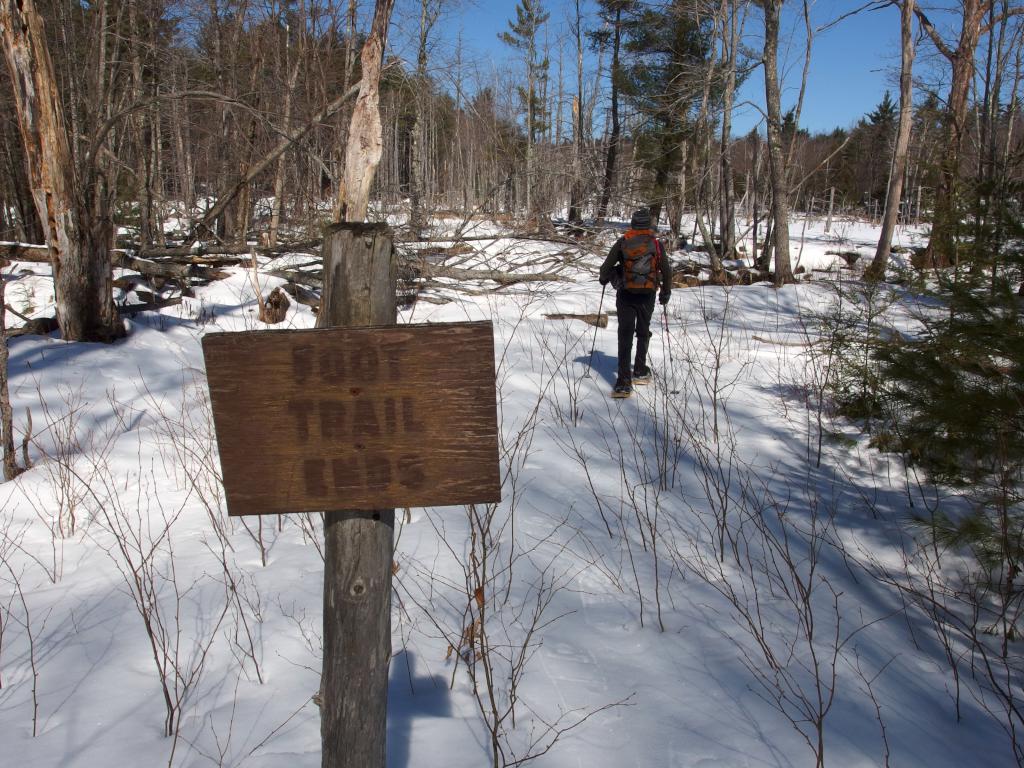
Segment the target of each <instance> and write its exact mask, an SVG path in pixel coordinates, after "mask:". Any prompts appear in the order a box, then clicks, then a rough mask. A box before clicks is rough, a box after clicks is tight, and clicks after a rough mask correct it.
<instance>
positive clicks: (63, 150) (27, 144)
mask: <svg viewBox="0 0 1024 768" xmlns="http://www.w3.org/2000/svg"><path fill="white" fill-rule="evenodd" d="M0 38H2V40H0V42H2V43H3V48H4V55H5V61H6V63H7V69H8V71H9V72H10V75H11V81H12V84H13V86H14V87H13V91H14V98H15V104H16V109H15V110H14V112H15V114H16V116H17V120H18V128H19V130H20V132H21V139H22V144H23V145H24V148H25V164H26V167H27V170H28V177H29V184H30V186H31V187H32V199H33V201H34V202H35V207H36V214H37V216H38V217H39V221H40V224H41V225H42V230H43V232H44V233H45V235H46V244H47V246H48V247H49V251H50V261H51V264H52V265H53V284H54V292H55V294H56V304H57V318H58V321H59V322H60V329H61V335H62V336H63V337H64V339H65V340H66V341H113V340H114V339H117V338H120V337H121V336H123V335H124V332H125V331H124V324H123V323H122V322H121V320H120V318H119V317H118V315H117V310H116V308H115V307H114V298H113V291H112V288H111V284H110V280H111V272H110V248H111V246H112V244H113V236H114V230H113V224H112V222H111V219H110V216H109V210H108V208H107V204H108V202H109V201H108V200H107V198H106V196H105V192H104V190H103V189H102V185H101V184H99V181H98V179H97V174H96V173H95V168H93V167H92V166H91V165H88V166H87V167H86V168H85V173H84V174H83V176H82V178H79V176H78V173H77V172H76V167H75V162H74V159H73V157H72V155H71V149H70V145H69V141H68V130H67V123H66V121H65V119H64V111H63V107H62V106H61V98H60V93H59V90H58V88H57V79H56V76H55V74H54V69H53V62H52V61H51V59H50V52H49V49H48V48H47V43H46V32H45V30H44V28H43V19H42V16H41V15H40V14H39V11H38V10H37V9H36V6H35V4H34V2H33V1H32V0H19V2H3V3H0Z"/></svg>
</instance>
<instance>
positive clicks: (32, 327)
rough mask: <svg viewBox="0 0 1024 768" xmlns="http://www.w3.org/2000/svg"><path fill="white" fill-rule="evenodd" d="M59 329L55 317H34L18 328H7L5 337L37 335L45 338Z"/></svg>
mask: <svg viewBox="0 0 1024 768" xmlns="http://www.w3.org/2000/svg"><path fill="white" fill-rule="evenodd" d="M58 328H59V326H58V325H57V318H56V317H36V318H34V319H32V320H29V321H28V322H27V323H25V324H24V325H23V326H21V327H20V328H8V329H7V337H8V338H12V337H14V336H29V335H38V336H46V335H48V334H50V333H53V332H54V331H56V330H57V329H58Z"/></svg>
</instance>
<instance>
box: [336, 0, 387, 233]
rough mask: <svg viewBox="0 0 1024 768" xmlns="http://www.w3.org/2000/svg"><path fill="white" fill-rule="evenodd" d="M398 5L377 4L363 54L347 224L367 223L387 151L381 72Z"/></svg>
mask: <svg viewBox="0 0 1024 768" xmlns="http://www.w3.org/2000/svg"><path fill="white" fill-rule="evenodd" d="M394 4H395V0H377V2H376V5H375V7H374V13H373V23H372V24H371V26H370V34H369V35H368V36H367V38H366V42H365V43H363V49H362V52H361V54H360V59H359V63H360V65H361V66H362V73H363V74H362V79H360V81H359V95H358V96H357V97H356V105H355V107H354V108H353V110H352V121H351V123H350V125H349V129H348V141H347V143H346V145H345V172H344V175H343V177H342V182H341V189H340V190H339V192H338V203H339V206H340V210H339V213H340V216H339V219H341V220H343V221H363V220H364V219H365V218H366V210H367V208H368V207H369V204H370V187H371V186H372V184H373V177H374V176H375V175H376V174H377V166H378V165H379V164H380V158H381V155H382V154H383V151H384V150H383V147H384V142H383V130H382V127H381V122H380V109H379V104H380V71H381V67H382V66H383V63H384V48H385V45H386V43H387V37H388V24H389V22H390V20H391V9H392V7H393V6H394Z"/></svg>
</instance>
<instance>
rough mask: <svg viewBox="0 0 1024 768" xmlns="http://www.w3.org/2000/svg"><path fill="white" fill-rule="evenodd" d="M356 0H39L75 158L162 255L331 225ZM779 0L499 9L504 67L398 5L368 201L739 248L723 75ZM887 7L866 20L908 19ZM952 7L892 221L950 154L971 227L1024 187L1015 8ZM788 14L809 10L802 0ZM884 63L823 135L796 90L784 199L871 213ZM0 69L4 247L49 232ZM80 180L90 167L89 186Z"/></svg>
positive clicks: (915, 116)
mask: <svg viewBox="0 0 1024 768" xmlns="http://www.w3.org/2000/svg"><path fill="white" fill-rule="evenodd" d="M979 3H980V4H979ZM365 5H366V4H365V3H363V4H359V3H356V2H355V0H351V1H350V2H347V3H329V2H327V3H325V2H320V1H319V0H310V1H308V2H307V0H301V1H300V2H282V3H279V2H274V1H272V2H266V3H251V2H236V1H235V0H230V1H228V2H221V1H220V0H211V2H207V3H179V2H162V1H157V2H150V1H149V0H107V1H105V2H83V3H71V4H67V3H54V2H52V1H51V0H41V2H39V5H38V11H39V13H40V14H41V15H42V17H43V19H44V20H45V31H46V39H47V43H48V47H49V52H50V55H51V57H52V59H53V63H54V70H55V73H56V81H57V88H58V93H59V99H60V101H61V103H62V104H63V106H64V110H65V115H66V120H67V123H68V126H67V131H68V135H69V138H70V148H71V153H72V155H73V157H74V159H75V162H76V163H77V164H78V165H79V166H81V165H82V164H83V163H89V164H91V165H93V166H95V168H94V169H93V168H91V169H89V170H90V171H94V172H95V173H96V174H98V177H99V179H100V180H101V181H100V185H101V187H102V195H105V196H108V197H109V200H110V203H111V204H110V206H109V210H110V211H111V215H112V216H113V218H114V221H115V222H116V224H117V225H118V226H120V227H128V228H129V231H130V232H131V233H132V234H131V236H130V237H129V238H128V240H130V241H131V243H132V244H134V245H137V246H141V247H146V246H149V245H153V244H159V245H163V244H165V243H166V237H167V234H166V233H167V232H171V231H174V230H173V228H172V227H168V226H167V224H168V222H171V221H174V222H181V223H183V224H185V225H186V229H191V230H194V229H195V228H196V227H198V226H199V225H200V224H203V225H208V226H209V229H210V230H211V231H212V233H213V234H214V235H215V236H216V237H217V238H219V239H220V240H222V241H226V242H236V241H243V240H245V239H254V238H257V237H262V238H263V242H264V244H268V243H269V244H274V243H276V242H277V241H278V240H279V239H281V238H282V237H283V236H285V235H283V233H282V230H283V231H284V233H287V234H286V237H303V236H306V235H308V234H309V233H311V232H315V227H316V226H317V225H318V224H319V223H322V222H323V221H325V220H327V219H328V218H330V216H331V211H332V201H333V200H334V197H335V195H336V190H337V180H338V178H339V174H340V169H339V166H340V164H341V163H343V156H344V146H345V142H346V131H347V128H348V123H349V115H350V110H351V107H352V104H353V99H352V98H351V89H352V87H353V85H354V84H355V83H356V82H357V81H358V78H359V75H360V73H359V62H358V55H357V54H358V50H359V46H360V45H361V42H362V40H363V34H362V32H361V24H362V23H363V21H364V19H363V16H364V14H365V11H366V9H365V8H364V7H363V6H365ZM570 5H572V4H570ZM773 5H777V6H781V5H782V3H780V2H769V3H767V5H765V4H764V3H753V2H751V3H746V2H738V1H737V0H724V1H723V2H702V1H697V2H694V1H692V0H691V1H687V2H633V1H631V0H601V2H597V3H581V2H576V3H575V6H574V7H573V8H570V14H569V16H570V17H569V18H567V19H566V18H562V19H557V18H554V17H552V16H551V13H550V11H548V10H545V8H544V7H543V4H542V3H540V2H537V1H536V0H523V2H521V3H519V4H518V5H517V6H516V7H515V8H513V7H512V6H511V5H510V8H509V15H510V19H509V22H508V31H507V32H505V33H504V34H503V35H502V40H501V41H495V44H496V45H503V46H505V47H507V48H508V49H509V50H510V51H511V52H512V53H513V54H514V55H513V57H512V58H511V59H510V61H512V62H514V64H510V65H509V66H507V67H505V68H503V69H501V70H500V71H494V70H493V69H490V70H485V69H483V68H481V67H480V66H479V64H478V63H476V62H473V61H472V60H470V59H469V57H468V56H466V57H464V55H463V48H462V45H461V39H460V40H459V41H456V44H455V46H454V47H453V46H452V45H450V44H449V43H450V36H447V37H446V40H445V41H444V42H445V44H444V45H443V46H442V45H440V44H439V38H440V29H441V27H442V26H443V25H445V24H447V23H449V22H450V20H451V18H452V16H453V14H455V13H457V12H460V11H465V12H466V13H471V12H472V9H471V8H469V6H463V5H462V4H459V3H455V2H451V0H418V1H417V2H413V1H412V0H408V1H407V2H406V3H404V6H403V5H402V4H400V6H399V8H398V10H397V11H396V19H398V18H399V14H401V18H402V19H403V20H404V21H403V22H402V23H401V24H400V25H399V24H396V26H397V27H400V28H399V29H396V30H393V32H392V48H393V49H397V48H399V47H401V48H402V50H404V51H405V52H406V54H405V56H404V58H399V57H398V56H396V55H394V54H393V53H389V54H388V55H387V58H386V67H385V70H384V74H383V77H382V85H381V88H382V121H383V126H384V143H385V150H384V155H383V159H382V163H381V166H380V170H379V173H378V174H377V180H376V186H375V192H376V193H375V199H376V200H378V201H379V202H380V203H381V204H382V205H384V206H407V207H409V208H410V212H411V215H410V217H409V224H410V230H412V231H411V233H410V234H411V235H412V236H419V235H420V234H421V232H420V230H421V228H422V226H423V222H424V220H425V219H424V216H425V215H426V213H427V212H437V211H453V210H454V211H459V212H474V211H475V212H483V213H487V214H493V215H502V216H508V217H517V218H523V219H532V220H533V221H535V222H540V221H543V220H550V219H552V218H559V217H561V218H569V219H573V220H581V219H584V218H587V219H594V218H597V219H600V218H603V217H604V216H606V215H615V216H621V215H623V214H624V213H628V209H629V208H631V207H632V206H636V205H638V204H641V203H645V204H650V205H652V206H653V207H654V208H655V210H656V212H659V213H661V215H662V223H663V224H664V225H667V226H668V228H669V229H670V230H671V232H672V234H673V236H675V237H676V238H680V237H686V238H688V239H693V235H694V234H695V231H684V228H683V225H682V216H683V215H684V212H689V213H694V212H696V213H698V214H700V215H701V216H702V217H703V219H704V220H705V221H706V222H707V227H708V231H707V232H706V233H705V234H707V235H708V236H709V237H714V238H715V239H716V240H718V239H719V238H720V236H721V232H722V230H723V229H728V230H730V231H729V232H727V233H726V235H725V244H726V245H727V246H732V245H733V243H734V239H735V234H733V232H732V230H734V229H735V223H734V221H732V219H733V217H734V216H735V212H739V213H740V214H742V215H743V216H744V218H745V219H746V220H747V221H748V222H750V221H752V220H754V219H755V218H757V217H758V215H759V212H761V215H763V212H764V211H765V210H766V209H768V208H770V202H771V201H770V199H769V198H770V195H771V192H770V190H771V185H770V183H769V165H770V163H769V151H768V146H767V144H768V143H769V139H770V136H769V137H766V136H765V131H764V129H763V125H762V127H761V129H760V130H758V129H755V130H752V131H750V133H749V134H748V135H745V136H736V135H733V134H732V132H731V112H732V110H733V109H734V104H733V101H734V98H735V91H736V86H737V83H743V82H744V81H745V80H747V79H749V78H761V77H762V74H761V72H760V71H759V66H758V65H759V63H760V60H761V59H762V58H763V49H764V47H765V45H766V43H767V42H769V40H768V37H767V36H766V34H765V28H764V25H763V24H762V15H763V13H764V11H763V10H762V7H761V6H764V7H765V8H767V7H769V6H773ZM884 5H885V4H874V7H869V8H866V9H864V10H862V11H861V12H864V13H868V12H871V13H875V14H876V15H877V17H878V23H879V24H892V25H893V26H896V25H898V23H899V19H898V17H897V13H896V12H895V11H894V10H892V9H889V10H886V9H885V8H882V7H881V6H884ZM962 6H963V7H962V8H960V9H953V10H946V11H941V12H940V13H939V16H937V17H936V21H935V22H934V26H933V23H932V21H931V20H930V19H929V17H928V16H927V15H926V13H925V12H922V11H921V9H920V8H919V7H918V8H916V11H917V12H918V13H919V15H920V16H919V19H918V23H917V26H916V27H915V32H914V35H915V36H914V43H915V45H916V48H917V50H918V51H919V55H918V61H917V67H916V69H915V72H914V87H915V88H914V90H915V94H914V97H913V104H912V129H911V132H910V141H909V147H908V149H907V161H906V164H905V169H904V171H903V174H902V176H903V180H904V183H903V185H902V194H901V198H900V205H899V216H900V217H901V220H903V221H914V222H920V221H922V220H923V221H928V220H929V219H930V217H931V216H932V214H933V212H934V211H935V209H936V206H935V197H936V190H938V189H939V188H940V187H941V186H942V178H941V177H942V168H943V163H946V164H947V165H948V163H949V162H955V169H956V174H957V177H958V179H959V180H962V181H964V182H965V184H963V185H961V186H960V187H959V188H958V190H957V194H958V201H959V202H958V204H959V205H961V206H962V207H963V208H965V209H966V208H970V209H972V210H973V212H974V213H975V214H976V215H977V216H982V217H983V216H984V213H983V212H982V211H980V210H979V206H981V207H984V206H985V205H987V202H986V201H987V200H988V199H989V198H990V197H991V195H990V194H989V193H988V192H981V191H979V190H980V189H982V188H985V189H988V190H991V188H992V187H993V185H999V187H1000V188H1001V189H1008V188H1009V187H1011V186H1012V185H1014V184H1017V183H1019V182H1020V180H1021V173H1022V171H1021V164H1020V156H1021V148H1022V141H1021V130H1020V125H1019V122H1020V98H1019V94H1020V81H1021V54H1020V50H1021V26H1020V23H1019V17H1018V16H1017V15H1016V12H1018V11H1020V10H1021V9H1020V8H1017V7H1013V4H1012V3H1009V2H1001V1H999V0H991V2H988V3H981V2H980V0H971V1H970V2H965V3H963V4H962ZM982 6H984V7H982ZM787 9H788V10H787V12H789V13H792V14H795V16H794V18H796V19H798V20H799V15H800V13H801V9H800V8H799V7H798V4H793V5H792V7H789V6H787ZM559 10H564V9H561V8H560V9H559ZM960 11H962V13H961V12H960ZM837 16H838V17H839V18H838V19H837V21H836V22H835V23H836V24H842V23H843V20H842V17H841V16H840V14H839V13H838V10H837ZM926 22H927V23H926ZM929 30H931V31H934V32H935V36H936V41H937V43H942V42H943V40H946V39H948V40H950V41H952V42H949V43H948V48H947V49H946V50H943V49H942V48H939V47H937V43H936V42H933V41H931V40H930V39H929V35H928V34H927V33H928V31H929ZM819 31H820V30H816V29H813V28H812V27H811V26H810V22H809V18H808V21H807V24H806V25H805V26H804V27H801V26H799V25H798V26H797V27H796V34H795V35H794V37H795V38H796V39H791V40H786V39H783V45H784V46H786V47H787V48H788V50H789V51H790V56H791V58H792V59H793V61H791V62H789V64H790V66H791V67H792V68H795V69H796V68H799V67H801V66H805V65H806V66H813V55H814V52H813V43H814V42H815V40H814V38H815V34H816V33H817V32H819ZM776 33H777V30H776ZM970 33H973V43H974V47H973V49H972V50H971V51H970V54H971V57H972V61H973V71H972V72H970V73H968V74H969V80H968V86H969V87H968V93H967V101H966V104H965V106H964V108H963V110H964V111H963V114H962V115H957V114H954V111H955V108H956V105H955V104H953V103H952V102H951V101H950V99H951V92H950V89H951V88H952V86H953V83H952V80H954V79H955V76H958V73H957V72H954V71H953V68H952V66H951V61H952V60H951V59H949V58H947V57H946V55H945V54H947V53H959V48H957V49H956V50H952V49H953V48H954V47H955V44H956V42H957V41H958V40H959V41H960V43H961V44H963V38H964V36H965V35H967V36H968V37H970ZM943 34H945V35H946V37H942V35H943ZM399 41H401V45H399ZM775 42H776V43H777V42H778V41H777V40H776V41H775ZM970 42H971V41H968V45H969V44H970ZM944 45H945V44H944ZM801 49H805V52H806V57H807V58H806V61H804V51H802V50H801ZM794 52H796V53H794ZM897 53H898V52H897V51H894V57H895V56H896V54H897ZM895 63H896V59H895V58H894V59H893V60H892V61H889V62H879V63H878V66H879V67H885V66H889V65H892V64H895ZM897 69H898V67H897ZM805 76H806V68H805ZM897 76H898V72H895V71H894V73H893V82H894V91H893V93H890V92H888V91H887V92H885V93H881V94H879V97H878V103H877V106H876V107H875V108H874V109H872V110H870V111H869V112H868V113H867V114H865V115H864V116H863V118H862V119H861V120H859V121H858V122H857V123H856V124H855V125H852V126H837V127H836V128H835V130H833V131H831V132H829V133H823V134H810V133H808V132H807V131H806V130H804V129H802V128H801V127H800V111H801V108H802V102H803V98H804V90H803V88H800V89H799V91H798V92H797V91H796V90H795V89H794V88H790V89H789V90H787V91H786V92H785V94H784V95H785V97H786V98H784V99H783V102H784V103H783V104H782V110H783V111H782V115H781V126H780V127H781V139H782V143H783V147H782V151H783V156H784V158H785V160H786V164H785V173H786V179H787V181H786V184H787V186H788V191H789V194H790V196H791V205H792V207H793V208H794V209H795V210H797V211H805V212H812V211H813V212H819V213H822V214H825V213H827V212H828V211H829V210H833V211H843V212H847V213H853V214H857V215H860V216H864V217H871V218H875V219H878V218H880V217H881V216H882V213H883V211H884V207H885V199H886V191H887V185H888V182H889V177H890V167H891V166H892V156H893V148H894V142H895V138H896V130H897V124H898V120H899V112H900V97H899V93H898V87H896V86H895V82H896V78H897ZM0 78H2V79H3V82H2V83H0V116H2V117H0V131H2V136H3V163H4V171H5V172H4V174H2V175H0V201H2V205H0V237H2V238H4V239H8V240H20V241H27V242H33V243H40V242H43V239H44V238H43V233H42V231H41V229H40V224H39V220H38V216H37V215H36V213H35V210H34V208H33V205H32V195H31V189H30V182H29V179H28V177H27V174H26V163H25V157H24V149H23V142H22V140H21V139H20V137H19V129H18V113H17V109H16V108H15V104H14V102H13V97H12V90H11V83H10V80H9V77H8V75H7V72H6V71H5V72H3V73H0ZM836 87H837V88H841V87H842V83H836ZM346 94H349V98H346ZM794 96H796V99H795V103H787V102H793V101H794V98H793V97H794ZM769 122H770V121H769ZM954 123H956V125H953V124H954ZM951 126H952V129H953V130H954V131H955V134H956V138H955V141H952V140H951V136H952V135H953V131H951ZM282 144H284V145H286V148H285V149H284V151H283V152H279V151H278V152H275V149H277V150H280V148H281V145H282ZM951 152H954V153H955V159H954V160H953V161H951V160H950V159H949V155H950V153H951ZM268 160H269V161H268ZM86 175H87V174H86V173H85V170H84V169H81V168H80V173H79V178H85V176H86ZM971 190H973V192H972V191H971ZM228 197H230V201H229V204H227V205H224V206H223V207H224V210H220V208H221V207H222V206H218V207H217V209H216V211H215V215H213V216H210V215H209V214H210V212H211V209H213V207H214V204H215V203H218V202H220V203H228V200H227V198H228ZM1016 199H1017V202H1018V203H1019V196H1018V197H1017V198H1016ZM727 208H728V210H729V211H733V212H734V213H723V212H724V211H726V210H727ZM723 220H725V221H726V224H725V226H723V225H722V223H721V222H722V221H723ZM696 229H697V227H696V226H694V227H693V230H696ZM196 234H197V235H202V236H206V232H205V231H202V232H196Z"/></svg>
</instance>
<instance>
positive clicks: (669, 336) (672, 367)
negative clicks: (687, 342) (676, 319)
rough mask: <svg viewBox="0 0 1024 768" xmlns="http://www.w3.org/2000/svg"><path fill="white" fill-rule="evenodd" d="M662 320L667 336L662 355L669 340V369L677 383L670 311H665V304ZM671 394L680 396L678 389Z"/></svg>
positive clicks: (662, 307)
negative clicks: (670, 328)
mask: <svg viewBox="0 0 1024 768" xmlns="http://www.w3.org/2000/svg"><path fill="white" fill-rule="evenodd" d="M661 319H662V321H663V323H662V325H663V326H664V328H665V335H664V336H662V337H661V347H662V354H664V353H665V346H666V344H665V341H666V339H667V340H668V369H669V370H670V371H671V372H672V374H671V375H672V381H675V378H676V366H675V363H673V362H672V334H671V333H670V332H669V330H668V310H666V309H665V305H664V304H662V305H661ZM669 394H670V395H678V394H679V390H678V389H673V390H670V391H669Z"/></svg>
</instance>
